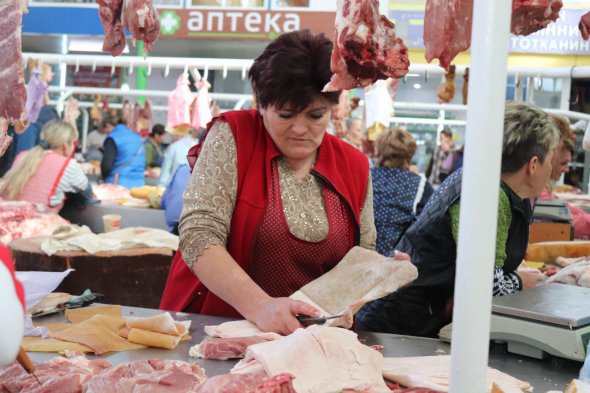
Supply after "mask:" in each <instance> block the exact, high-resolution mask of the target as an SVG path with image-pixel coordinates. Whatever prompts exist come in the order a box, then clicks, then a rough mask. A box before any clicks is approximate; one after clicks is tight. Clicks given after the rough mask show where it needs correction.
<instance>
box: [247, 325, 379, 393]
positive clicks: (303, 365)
mask: <svg viewBox="0 0 590 393" xmlns="http://www.w3.org/2000/svg"><path fill="white" fill-rule="evenodd" d="M247 356H248V357H250V358H253V359H255V360H256V361H257V362H258V363H260V365H261V366H262V368H263V369H264V371H265V372H266V374H267V375H271V376H273V375H279V374H282V373H288V374H291V375H293V377H295V379H294V380H293V387H294V388H295V390H296V391H297V392H298V393H312V392H340V391H342V390H345V389H354V390H359V391H365V392H381V391H386V390H387V387H386V385H385V382H384V381H383V377H382V375H381V369H382V365H383V356H382V355H381V354H380V353H379V352H377V351H375V350H374V349H372V348H371V347H368V346H366V345H363V344H361V343H360V342H359V341H358V338H357V335H356V334H355V333H353V332H351V331H349V330H345V329H341V328H334V327H325V326H318V325H313V326H310V327H308V328H307V329H297V330H296V331H295V332H293V333H292V334H290V335H289V336H286V337H282V338H280V339H278V340H274V341H269V342H266V343H261V344H254V345H251V346H250V347H248V351H247Z"/></svg>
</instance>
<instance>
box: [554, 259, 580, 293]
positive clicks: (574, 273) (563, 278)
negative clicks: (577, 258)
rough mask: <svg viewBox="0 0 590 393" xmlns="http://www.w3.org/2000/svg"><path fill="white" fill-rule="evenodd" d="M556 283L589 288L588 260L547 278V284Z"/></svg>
mask: <svg viewBox="0 0 590 393" xmlns="http://www.w3.org/2000/svg"><path fill="white" fill-rule="evenodd" d="M552 282H557V283H561V284H568V285H578V286H581V287H586V288H590V260H585V261H583V262H577V263H574V264H572V265H569V266H566V267H564V268H563V269H561V270H560V271H558V272H557V273H556V274H555V275H553V276H551V277H549V279H548V280H547V283H552Z"/></svg>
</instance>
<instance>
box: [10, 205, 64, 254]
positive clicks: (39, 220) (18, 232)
mask: <svg viewBox="0 0 590 393" xmlns="http://www.w3.org/2000/svg"><path fill="white" fill-rule="evenodd" d="M67 224H69V221H66V220H64V219H63V218H61V217H60V216H59V215H57V214H56V213H41V212H39V211H38V210H37V208H36V207H35V206H34V205H33V204H32V203H29V202H25V201H3V200H0V242H1V243H4V244H8V243H10V242H11V241H13V240H17V239H20V238H28V237H34V236H49V235H51V234H52V233H53V231H55V230H56V229H57V228H58V227H60V226H62V225H67Z"/></svg>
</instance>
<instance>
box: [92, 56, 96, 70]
mask: <svg viewBox="0 0 590 393" xmlns="http://www.w3.org/2000/svg"><path fill="white" fill-rule="evenodd" d="M94 71H96V58H94V60H92V72H94Z"/></svg>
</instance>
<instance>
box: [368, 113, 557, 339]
mask: <svg viewBox="0 0 590 393" xmlns="http://www.w3.org/2000/svg"><path fill="white" fill-rule="evenodd" d="M558 142H559V132H558V131H557V129H556V128H555V125H554V123H553V121H552V120H551V118H550V117H549V115H547V114H546V113H545V112H543V111H542V110H541V109H539V108H537V107H536V106H534V105H532V104H528V103H510V104H508V105H507V106H506V111H505V117H504V143H503V147H502V169H501V176H500V178H501V181H500V195H499V201H498V202H499V205H498V230H497V235H496V258H495V270H494V283H493V294H494V296H500V295H506V294H509V293H513V292H517V291H520V290H523V289H526V288H531V287H533V286H534V285H535V283H536V279H537V277H536V274H535V273H528V272H521V271H518V272H517V271H516V269H517V268H518V266H519V265H520V264H521V263H522V260H523V258H524V255H525V252H526V249H527V245H528V237H529V225H530V221H531V219H532V215H533V212H532V210H533V209H532V200H533V198H536V197H538V196H539V195H540V194H541V192H542V191H543V188H544V187H545V185H546V184H547V181H548V180H549V176H550V175H551V161H552V158H553V150H554V149H555V146H557V143H558ZM462 172H463V171H462V170H459V171H457V172H455V173H454V174H452V175H451V176H450V177H449V178H448V179H447V180H446V181H445V182H444V183H443V184H442V186H441V187H440V189H439V190H438V192H437V193H436V194H435V195H433V197H432V198H431V200H430V201H429V202H428V204H427V205H426V207H425V208H424V210H423V211H422V213H421V214H420V216H419V217H418V220H417V221H416V222H415V223H414V224H412V226H410V228H409V229H408V230H407V231H406V233H405V234H404V236H403V237H402V239H401V240H400V242H399V243H398V246H397V249H398V250H400V251H402V252H404V253H407V254H409V256H410V257H411V260H412V263H413V264H414V265H416V267H417V268H418V278H417V279H416V280H415V281H414V282H412V283H411V284H409V285H408V286H406V287H404V288H401V289H399V290H398V291H396V292H394V293H392V294H390V295H388V296H386V297H384V298H381V299H378V300H376V301H374V302H371V303H369V304H367V305H366V306H365V307H363V309H361V311H360V312H359V313H357V322H358V325H357V327H358V328H359V329H361V330H366V331H371V332H385V333H395V334H409V335H414V336H428V337H435V336H436V335H437V334H438V331H439V330H440V329H441V328H442V327H443V326H445V325H447V324H448V323H450V322H451V317H452V313H453V295H454V285H455V268H456V266H455V261H456V258H457V239H458V236H459V210H460V203H461V201H460V197H461V174H462ZM471 262H472V263H482V261H477V260H474V261H471ZM482 279H484V278H482Z"/></svg>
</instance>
